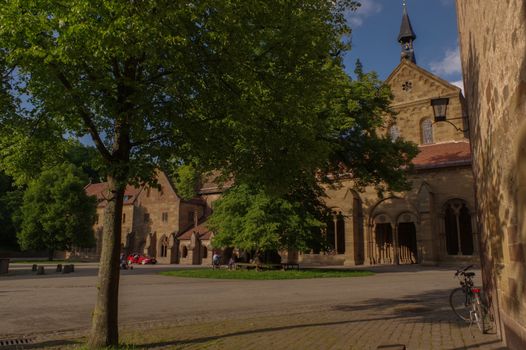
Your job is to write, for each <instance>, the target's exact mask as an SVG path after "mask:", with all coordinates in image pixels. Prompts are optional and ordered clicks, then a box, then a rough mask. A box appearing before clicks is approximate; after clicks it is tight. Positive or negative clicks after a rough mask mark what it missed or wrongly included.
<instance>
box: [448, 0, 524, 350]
mask: <svg viewBox="0 0 526 350" xmlns="http://www.w3.org/2000/svg"><path fill="white" fill-rule="evenodd" d="M457 11H458V22H459V32H460V44H461V57H462V67H463V71H464V83H465V89H466V100H467V103H468V111H469V114H470V118H471V122H472V124H471V135H472V142H473V149H474V174H475V182H476V195H477V200H478V208H479V210H478V213H479V223H480V231H481V233H482V236H483V240H482V242H483V244H482V255H481V257H482V260H483V277H484V283H485V288H486V289H488V290H490V291H491V293H490V297H491V302H492V305H493V309H494V311H495V314H496V316H497V319H498V324H499V326H500V327H499V331H500V333H501V335H502V336H503V338H504V340H505V341H506V343H507V345H508V347H510V348H511V349H526V261H525V259H526V222H525V221H526V205H525V204H526V39H525V38H526V1H523V0H507V1H502V0H484V1H480V0H458V1H457Z"/></svg>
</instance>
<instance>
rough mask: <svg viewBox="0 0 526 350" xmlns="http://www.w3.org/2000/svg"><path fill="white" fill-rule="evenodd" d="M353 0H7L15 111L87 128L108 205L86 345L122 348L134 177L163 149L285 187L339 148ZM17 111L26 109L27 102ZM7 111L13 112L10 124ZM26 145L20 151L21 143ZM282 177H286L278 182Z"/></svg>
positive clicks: (3, 20)
mask: <svg viewBox="0 0 526 350" xmlns="http://www.w3.org/2000/svg"><path fill="white" fill-rule="evenodd" d="M355 6H356V3H355V2H354V1H351V0H337V1H326V0H301V1H300V0H267V1H231V0H200V1H192V2H180V1H172V0H149V1H148V0H93V1H85V0H69V1H19V0H2V1H0V49H1V50H0V55H2V56H3V57H2V58H3V59H4V60H5V62H6V66H7V69H8V71H10V69H12V68H16V69H15V70H14V71H13V75H12V76H11V81H12V82H13V84H15V85H16V86H15V87H14V88H13V89H11V90H9V91H7V92H6V91H4V93H8V94H17V95H18V96H22V97H24V98H28V99H29V102H30V104H29V106H30V107H29V108H26V110H24V109H23V108H19V109H18V111H17V112H18V113H17V118H8V119H15V120H17V121H18V122H20V120H24V121H29V123H30V124H31V125H34V124H35V123H38V121H39V120H41V119H42V120H49V121H50V124H51V125H52V126H53V127H55V126H56V127H57V130H58V133H60V134H62V135H63V134H65V133H70V134H73V135H77V136H82V135H84V134H89V135H91V138H92V140H93V143H94V144H95V146H96V148H97V150H98V151H99V153H100V154H101V157H102V159H103V162H104V167H105V169H104V173H105V174H106V175H107V182H108V194H107V198H108V205H107V206H106V215H105V222H104V233H105V234H104V239H103V245H102V254H101V261H100V269H99V284H98V294H97V303H96V306H95V310H94V312H93V326H92V332H91V336H90V340H89V344H90V346H91V347H93V348H96V347H101V346H105V345H117V344H118V327H117V317H118V313H117V310H118V309H117V308H118V288H119V283H118V282H119V267H118V256H119V250H120V241H121V217H122V215H121V213H122V205H123V195H124V189H125V187H126V184H127V183H128V182H141V181H153V179H154V177H153V174H154V169H155V168H156V167H157V166H159V165H161V163H162V161H163V160H165V159H168V158H174V157H175V158H176V159H180V161H181V162H188V161H192V162H198V163H199V164H200V166H201V167H203V168H204V169H212V168H216V169H220V170H221V171H222V173H223V174H225V175H228V176H234V177H235V178H236V179H238V180H240V181H241V180H246V181H249V180H250V181H257V182H258V183H261V184H263V185H266V186H268V187H269V188H274V189H275V190H276V191H279V190H281V191H283V190H286V188H287V187H288V184H289V183H290V182H291V181H294V178H295V174H296V173H297V172H298V171H306V172H309V173H312V172H313V171H314V169H316V168H317V167H319V164H320V163H321V162H322V161H323V160H324V159H326V157H327V156H328V152H329V150H330V145H329V143H328V142H327V138H326V137H325V136H326V134H327V133H328V132H329V131H330V127H329V126H330V125H331V119H333V118H334V117H335V115H334V113H332V112H331V103H330V99H331V98H330V97H331V94H332V91H333V90H334V89H339V87H338V86H337V85H338V82H339V81H340V80H341V79H342V76H343V73H342V67H341V62H342V57H341V54H342V53H343V52H344V51H345V49H346V48H347V45H346V44H345V43H344V42H343V41H342V37H343V36H345V35H347V34H348V33H349V28H348V27H347V25H346V23H345V11H347V10H348V9H349V8H353V7H355ZM20 107H23V105H21V106H20ZM8 121H9V120H8ZM21 153H24V152H21ZM277 179H279V180H277Z"/></svg>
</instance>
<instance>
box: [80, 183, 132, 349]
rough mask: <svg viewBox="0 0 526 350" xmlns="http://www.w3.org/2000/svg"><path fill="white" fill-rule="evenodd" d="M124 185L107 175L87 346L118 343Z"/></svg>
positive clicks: (94, 347) (93, 347) (105, 345)
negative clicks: (94, 297) (97, 281)
mask: <svg viewBox="0 0 526 350" xmlns="http://www.w3.org/2000/svg"><path fill="white" fill-rule="evenodd" d="M125 188H126V185H125V182H124V181H118V180H117V179H115V178H114V177H112V176H108V195H109V196H110V197H111V198H109V199H108V202H107V206H106V211H105V214H104V231H103V239H102V252H101V257H100V267H99V283H98V286H97V290H98V292H97V302H96V304H95V310H94V311H93V319H92V328H91V335H90V338H89V342H88V347H89V348H90V349H100V348H104V347H107V346H117V345H118V342H119V330H118V306H119V274H120V269H119V255H120V250H121V218H122V206H123V198H124V190H125Z"/></svg>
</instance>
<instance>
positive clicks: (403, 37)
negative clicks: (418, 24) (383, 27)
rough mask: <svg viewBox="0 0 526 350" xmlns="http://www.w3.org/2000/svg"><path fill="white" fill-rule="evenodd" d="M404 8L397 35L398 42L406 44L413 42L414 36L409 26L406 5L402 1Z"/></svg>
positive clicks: (409, 21)
mask: <svg viewBox="0 0 526 350" xmlns="http://www.w3.org/2000/svg"><path fill="white" fill-rule="evenodd" d="M403 6H404V12H403V14H402V24H401V25H400V34H398V42H399V43H404V42H408V41H409V40H415V39H416V34H415V32H414V31H413V27H412V26H411V20H410V19H409V15H408V14H407V4H406V2H405V0H404V2H403Z"/></svg>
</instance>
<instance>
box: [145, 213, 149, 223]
mask: <svg viewBox="0 0 526 350" xmlns="http://www.w3.org/2000/svg"><path fill="white" fill-rule="evenodd" d="M149 221H150V214H148V213H146V214H144V222H149Z"/></svg>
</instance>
